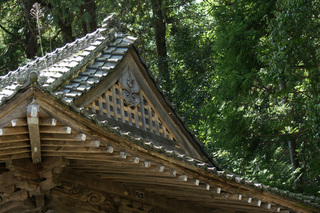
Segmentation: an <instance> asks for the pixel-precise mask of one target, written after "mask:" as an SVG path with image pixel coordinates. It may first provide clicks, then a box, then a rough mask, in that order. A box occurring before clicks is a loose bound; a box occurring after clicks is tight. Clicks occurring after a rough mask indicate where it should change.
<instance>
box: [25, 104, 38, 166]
mask: <svg viewBox="0 0 320 213" xmlns="http://www.w3.org/2000/svg"><path fill="white" fill-rule="evenodd" d="M27 122H28V129H29V137H30V144H31V157H32V162H33V163H41V144H40V130H39V105H38V104H36V103H31V104H30V105H29V106H28V108H27Z"/></svg>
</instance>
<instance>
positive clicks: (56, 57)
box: [0, 17, 320, 208]
mask: <svg viewBox="0 0 320 213" xmlns="http://www.w3.org/2000/svg"><path fill="white" fill-rule="evenodd" d="M116 24H117V23H116V21H115V20H114V19H113V18H112V17H108V18H107V19H106V20H105V23H104V25H103V26H102V28H100V29H98V30H97V31H95V32H93V33H91V34H88V35H87V36H85V37H83V38H80V39H77V40H75V41H74V42H72V43H70V44H67V45H65V46H64V47H62V48H58V49H56V50H55V51H54V52H52V53H48V54H46V55H45V56H44V57H41V58H38V59H36V60H35V61H32V62H29V63H27V64H26V65H25V66H23V67H20V68H18V69H17V70H15V71H11V72H9V73H8V74H7V75H5V76H2V77H0V105H2V104H4V103H6V101H7V100H9V99H10V98H12V97H13V96H14V95H15V94H16V93H17V92H19V91H20V89H23V88H25V87H27V86H29V85H30V81H29V73H30V72H38V74H39V80H38V84H40V85H41V86H42V88H43V89H44V90H45V91H47V93H48V94H50V95H51V96H52V97H53V98H55V100H57V101H58V102H60V103H61V104H63V105H66V106H68V107H69V108H70V109H71V110H73V111H74V112H76V113H79V114H80V115H81V116H83V117H86V118H87V119H89V120H91V121H92V122H93V123H95V124H96V125H99V126H101V127H103V128H104V129H105V130H106V131H109V132H112V133H114V134H116V135H119V136H121V137H124V138H126V139H127V140H129V141H131V142H132V143H135V144H137V145H139V146H142V147H144V148H145V149H147V150H152V151H155V152H158V153H161V154H163V155H165V156H167V157H172V158H175V159H177V160H179V161H182V162H185V163H187V164H191V165H193V166H195V167H197V168H199V169H202V170H204V171H206V172H208V173H212V174H216V175H218V176H219V177H221V178H225V179H226V180H231V181H234V182H236V183H241V184H244V185H248V186H252V187H254V188H257V189H260V190H263V191H270V192H272V193H275V194H279V195H281V196H283V197H287V198H289V199H293V200H298V201H300V202H304V203H306V204H308V205H310V206H314V207H316V208H320V199H319V198H315V197H313V196H311V197H309V196H302V195H301V194H295V193H291V192H288V191H283V190H279V189H277V188H273V187H270V186H265V185H263V184H259V183H254V182H253V181H250V180H246V179H245V178H242V177H239V176H236V175H234V174H227V173H225V172H224V171H218V169H217V168H216V167H213V166H212V165H209V164H206V163H203V162H201V161H199V160H197V159H194V158H191V157H189V156H186V155H183V154H180V153H177V152H176V151H175V150H168V149H167V148H166V147H163V146H157V145H155V144H154V143H153V142H152V141H148V140H144V139H143V138H138V137H136V136H134V135H131V133H129V132H126V131H122V130H120V129H119V128H118V127H111V126H110V125H109V124H108V123H107V122H101V121H99V120H98V119H97V118H96V116H95V115H89V114H88V113H87V112H86V111H85V110H84V109H79V108H78V107H76V106H75V105H74V102H73V101H74V100H75V99H76V98H78V97H80V96H82V95H84V94H85V93H86V92H87V91H89V90H90V89H91V88H93V87H95V86H96V85H97V84H98V83H99V82H101V81H102V80H103V79H105V78H106V76H107V75H108V74H109V73H110V72H112V71H113V68H114V67H116V65H117V64H118V63H119V62H120V61H121V60H122V59H123V57H124V56H125V54H126V53H127V51H128V49H129V47H130V45H132V44H133V43H134V41H135V38H133V37H131V36H128V35H125V34H122V33H117V30H116V28H114V25H116ZM167 103H168V104H169V105H170V103H169V102H168V101H167Z"/></svg>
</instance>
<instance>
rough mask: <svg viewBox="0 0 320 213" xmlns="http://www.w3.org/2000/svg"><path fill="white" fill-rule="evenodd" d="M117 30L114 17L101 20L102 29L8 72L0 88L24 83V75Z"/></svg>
mask: <svg viewBox="0 0 320 213" xmlns="http://www.w3.org/2000/svg"><path fill="white" fill-rule="evenodd" d="M119 28H120V23H119V21H118V20H117V19H116V18H115V17H114V15H110V16H109V17H107V18H105V19H104V20H103V25H102V27H101V28H98V29H97V30H96V31H94V32H92V33H88V34H87V35H86V36H84V37H81V38H77V39H76V40H75V41H73V42H71V43H67V44H65V45H64V46H62V47H60V48H57V49H55V50H54V51H53V52H50V53H46V54H45V55H44V56H42V57H38V58H36V59H35V60H33V61H30V62H28V63H26V64H25V65H24V66H22V67H19V68H17V69H16V70H14V71H9V72H8V73H7V74H6V75H4V76H0V88H3V87H5V86H9V85H11V84H12V83H14V82H15V81H18V83H25V82H23V81H25V79H26V77H27V76H26V75H28V73H29V72H30V71H31V70H35V69H36V70H41V69H44V68H46V67H50V66H52V65H53V64H55V63H57V62H59V61H61V60H63V59H65V58H67V57H69V56H71V55H73V54H74V53H77V52H79V51H80V50H83V49H85V48H87V47H88V46H90V44H91V43H92V42H93V41H95V40H96V39H97V38H98V37H100V36H104V35H106V34H108V33H110V32H109V31H110V30H112V29H114V30H113V31H118V30H119ZM108 29H109V31H108ZM19 81H20V82H19Z"/></svg>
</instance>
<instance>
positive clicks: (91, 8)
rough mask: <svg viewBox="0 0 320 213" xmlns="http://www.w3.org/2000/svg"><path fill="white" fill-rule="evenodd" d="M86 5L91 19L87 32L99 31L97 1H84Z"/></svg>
mask: <svg viewBox="0 0 320 213" xmlns="http://www.w3.org/2000/svg"><path fill="white" fill-rule="evenodd" d="M84 4H85V8H86V11H87V12H88V13H89V15H90V18H91V19H90V21H89V23H87V31H88V32H89V33H91V32H94V31H96V29H97V14H96V3H95V0H84Z"/></svg>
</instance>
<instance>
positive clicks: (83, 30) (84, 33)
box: [80, 5, 88, 36]
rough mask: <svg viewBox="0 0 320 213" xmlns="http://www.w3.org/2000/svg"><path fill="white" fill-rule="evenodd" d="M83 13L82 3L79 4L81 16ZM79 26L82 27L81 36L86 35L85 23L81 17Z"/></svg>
mask: <svg viewBox="0 0 320 213" xmlns="http://www.w3.org/2000/svg"><path fill="white" fill-rule="evenodd" d="M83 14H84V9H83V5H81V6H80V16H81V17H83ZM81 27H82V32H83V36H85V35H87V34H88V30H87V25H86V22H85V21H84V20H83V19H82V21H81Z"/></svg>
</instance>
